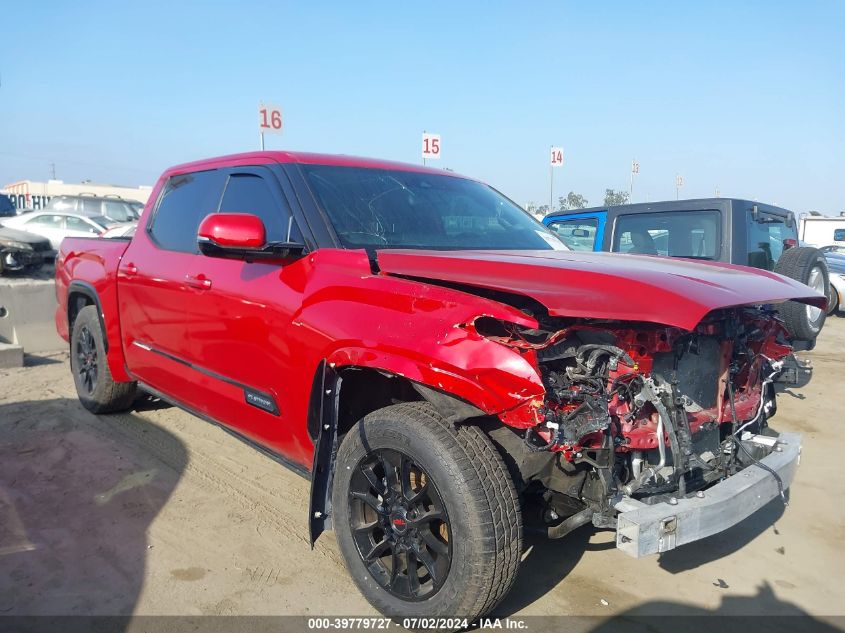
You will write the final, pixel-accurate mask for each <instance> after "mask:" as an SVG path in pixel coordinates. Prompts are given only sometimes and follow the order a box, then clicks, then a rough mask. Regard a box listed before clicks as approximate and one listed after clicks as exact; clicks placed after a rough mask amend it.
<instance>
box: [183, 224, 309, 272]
mask: <svg viewBox="0 0 845 633" xmlns="http://www.w3.org/2000/svg"><path fill="white" fill-rule="evenodd" d="M288 235H290V230H288ZM197 244H198V246H199V249H200V252H201V253H202V254H203V255H207V256H208V257H224V258H228V259H243V260H246V261H254V260H258V259H262V260H268V259H271V260H272V259H276V260H278V259H288V258H291V257H296V256H299V255H301V254H302V253H303V252H304V250H305V245H304V244H299V243H296V242H290V241H289V240H288V241H285V242H267V233H266V231H265V229H264V222H262V221H261V218H259V217H258V216H257V215H252V214H250V213H212V214H210V215H207V216H206V217H205V219H204V220H203V221H202V223H200V226H199V229H198V230H197Z"/></svg>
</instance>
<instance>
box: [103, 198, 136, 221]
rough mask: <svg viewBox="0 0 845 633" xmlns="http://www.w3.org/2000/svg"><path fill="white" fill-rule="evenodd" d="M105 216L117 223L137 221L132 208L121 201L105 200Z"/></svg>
mask: <svg viewBox="0 0 845 633" xmlns="http://www.w3.org/2000/svg"><path fill="white" fill-rule="evenodd" d="M103 207H104V208H103V215H104V216H106V217H108V218H111V219H112V220H115V221H117V222H130V221H131V220H134V219H135V214H134V213H133V212H132V209H131V207H130V206H129V205H128V204H126V203H125V202H121V201H119V200H103Z"/></svg>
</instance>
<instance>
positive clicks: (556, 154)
mask: <svg viewBox="0 0 845 633" xmlns="http://www.w3.org/2000/svg"><path fill="white" fill-rule="evenodd" d="M549 164H550V165H551V166H552V167H563V148H562V147H553V148H552V150H551V162H550V163H549Z"/></svg>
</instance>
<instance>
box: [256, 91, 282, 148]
mask: <svg viewBox="0 0 845 633" xmlns="http://www.w3.org/2000/svg"><path fill="white" fill-rule="evenodd" d="M282 128H283V119H282V108H281V107H280V106H277V105H271V104H269V103H263V102H261V103H259V104H258V136H259V138H260V139H261V151H262V152H263V151H264V135H265V134H281V133H282Z"/></svg>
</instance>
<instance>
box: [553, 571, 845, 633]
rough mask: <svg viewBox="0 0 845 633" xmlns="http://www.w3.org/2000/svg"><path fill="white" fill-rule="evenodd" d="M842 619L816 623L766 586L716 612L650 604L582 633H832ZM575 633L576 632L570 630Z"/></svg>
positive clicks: (728, 598) (682, 605)
mask: <svg viewBox="0 0 845 633" xmlns="http://www.w3.org/2000/svg"><path fill="white" fill-rule="evenodd" d="M843 623H845V620H843V618H841V617H836V618H828V619H826V620H825V619H818V618H815V617H813V616H812V615H810V614H809V613H807V612H806V611H804V610H803V609H802V608H801V607H799V606H798V605H796V604H793V603H791V602H787V601H785V600H781V599H780V598H778V597H777V596H776V595H775V593H774V591H773V590H772V588H771V586H770V585H769V584H768V583H763V585H762V586H760V587H758V589H757V593H756V594H755V595H752V596H726V597H724V598H723V599H722V602H721V604H719V606H718V607H716V608H715V609H712V610H711V609H703V608H701V607H698V606H694V605H691V604H686V603H683V602H670V601H668V600H666V601H663V600H660V601H651V602H645V603H643V604H641V605H639V606H636V607H634V608H632V609H628V610H626V611H624V612H622V613H618V614H616V615H614V616H611V617H609V618H607V619H604V620H603V621H602V622H600V623H598V624H594V625H593V626H590V627H586V628H584V629H580V630H584V632H585V633H620V632H621V633H663V632H666V633H677V632H678V631H683V632H684V633H713V631H720V632H722V633H734V632H736V633H756V632H757V631H760V632H765V633H833V632H834V631H836V632H841V631H842V628H841V626H842V624H843ZM570 630H576V629H570Z"/></svg>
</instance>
